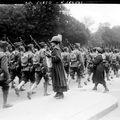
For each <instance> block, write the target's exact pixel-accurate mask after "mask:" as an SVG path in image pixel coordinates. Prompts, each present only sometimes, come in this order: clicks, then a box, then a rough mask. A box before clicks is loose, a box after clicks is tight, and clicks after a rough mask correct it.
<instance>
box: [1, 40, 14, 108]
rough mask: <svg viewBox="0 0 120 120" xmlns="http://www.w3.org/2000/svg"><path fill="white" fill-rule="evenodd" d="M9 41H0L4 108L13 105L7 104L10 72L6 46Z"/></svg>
mask: <svg viewBox="0 0 120 120" xmlns="http://www.w3.org/2000/svg"><path fill="white" fill-rule="evenodd" d="M7 45H8V43H7V42H6V41H0V62H1V63H0V86H1V87H2V92H3V108H8V107H11V106H12V105H10V104H7V98H8V92H9V83H10V81H11V80H10V74H9V70H8V58H7V56H6V53H5V52H6V47H7Z"/></svg>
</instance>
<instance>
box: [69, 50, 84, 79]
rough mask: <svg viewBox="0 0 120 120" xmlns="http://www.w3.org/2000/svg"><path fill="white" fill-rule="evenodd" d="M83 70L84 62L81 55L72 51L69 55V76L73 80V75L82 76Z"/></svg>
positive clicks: (77, 51)
mask: <svg viewBox="0 0 120 120" xmlns="http://www.w3.org/2000/svg"><path fill="white" fill-rule="evenodd" d="M83 69H84V61H83V57H82V54H81V52H80V51H79V50H76V49H75V50H73V51H72V52H71V53H70V76H71V77H72V78H74V75H75V73H77V76H78V77H81V76H82V73H83Z"/></svg>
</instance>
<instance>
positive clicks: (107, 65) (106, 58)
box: [103, 49, 111, 81]
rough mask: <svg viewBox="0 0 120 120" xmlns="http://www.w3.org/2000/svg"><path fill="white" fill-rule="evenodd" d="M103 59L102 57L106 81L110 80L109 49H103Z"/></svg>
mask: <svg viewBox="0 0 120 120" xmlns="http://www.w3.org/2000/svg"><path fill="white" fill-rule="evenodd" d="M104 55H105V59H104V61H103V62H104V64H105V73H106V78H107V80H108V81H110V78H109V77H110V64H111V59H110V53H109V49H105V53H104Z"/></svg>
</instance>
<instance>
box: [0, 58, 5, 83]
mask: <svg viewBox="0 0 120 120" xmlns="http://www.w3.org/2000/svg"><path fill="white" fill-rule="evenodd" d="M1 60H2V57H1V58H0V81H4V80H5V72H4V70H3V69H2V68H1Z"/></svg>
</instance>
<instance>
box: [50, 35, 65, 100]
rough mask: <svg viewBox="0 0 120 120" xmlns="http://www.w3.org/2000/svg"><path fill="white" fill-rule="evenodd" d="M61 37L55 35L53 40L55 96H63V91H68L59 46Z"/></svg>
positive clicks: (52, 56) (53, 83)
mask: <svg viewBox="0 0 120 120" xmlns="http://www.w3.org/2000/svg"><path fill="white" fill-rule="evenodd" d="M59 44H60V38H59V37H58V36H54V37H53V38H52V40H51V45H52V47H53V50H52V52H51V58H52V85H53V91H54V92H56V95H55V96H54V97H55V98H58V99H60V98H63V97H64V94H63V92H65V91H67V80H66V76H65V70H64V65H63V62H62V57H61V50H60V47H59Z"/></svg>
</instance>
